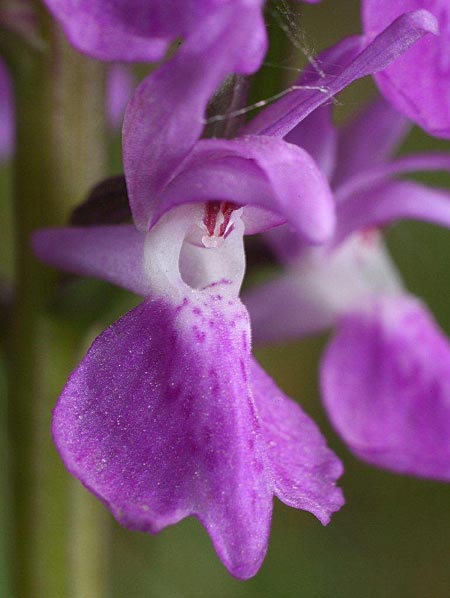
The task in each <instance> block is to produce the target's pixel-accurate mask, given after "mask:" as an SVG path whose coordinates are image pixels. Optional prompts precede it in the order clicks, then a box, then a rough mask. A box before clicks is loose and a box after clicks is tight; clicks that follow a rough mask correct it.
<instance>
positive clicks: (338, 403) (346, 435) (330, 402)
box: [245, 101, 450, 481]
mask: <svg viewBox="0 0 450 598" xmlns="http://www.w3.org/2000/svg"><path fill="white" fill-rule="evenodd" d="M330 122H331V121H330V111H329V109H328V108H322V109H320V110H318V111H316V112H315V113H314V114H313V115H311V116H310V117H309V119H307V120H306V121H304V122H303V123H302V124H301V125H299V127H297V128H296V129H295V130H294V131H293V132H292V133H291V134H290V136H288V138H287V139H288V140H289V141H291V142H294V143H299V144H301V145H302V146H303V147H305V148H306V149H308V150H309V151H310V153H311V154H312V155H313V156H314V157H315V158H316V161H317V162H318V163H319V164H321V166H322V170H323V172H324V173H326V174H327V176H328V177H329V179H330V181H331V184H332V187H333V188H334V197H335V202H336V207H337V227H336V232H335V235H334V238H333V239H332V240H330V241H329V243H328V244H327V245H326V246H323V247H320V248H307V247H306V246H305V244H304V243H303V242H302V241H301V240H298V238H296V236H295V235H292V234H291V235H289V233H288V232H287V231H284V232H283V233H280V231H272V232H271V233H269V234H271V239H270V242H271V244H272V246H273V247H274V249H275V251H276V253H278V255H279V256H280V258H281V259H282V261H284V262H285V263H286V269H285V271H284V272H283V273H282V274H281V275H280V276H278V277H276V278H274V279H273V280H271V281H269V282H267V283H266V284H263V285H261V286H259V287H257V288H256V289H254V290H253V291H252V292H250V294H249V295H248V296H247V297H246V299H245V303H246V305H247V307H248V309H249V312H250V315H251V318H252V323H253V325H254V334H255V339H256V341H260V342H267V341H271V342H273V341H281V340H283V339H284V340H286V339H289V338H297V337H302V336H306V335H310V334H313V333H317V332H320V331H323V330H326V329H327V328H329V327H334V328H335V334H334V337H333V338H332V340H331V342H330V344H329V345H328V347H327V349H326V351H325V355H324V357H323V359H322V363H321V367H320V378H321V389H322V397H323V400H324V404H325V408H326V410H327V412H328V414H329V417H330V419H331V421H332V423H333V424H334V426H335V428H336V430H337V431H338V433H339V434H340V436H341V437H342V438H343V440H344V441H345V442H346V444H347V445H348V446H349V448H350V450H351V451H352V452H353V453H354V454H355V455H357V456H358V457H360V458H361V459H363V460H365V461H367V462H369V463H371V464H374V465H377V466H380V467H383V468H386V469H389V470H392V471H396V472H400V473H407V474H412V475H417V476H423V477H428V478H434V479H437V480H445V481H449V480H450V345H449V343H448V340H447V339H446V338H445V336H444V335H443V333H442V332H441V331H440V330H439V329H438V327H437V325H436V323H435V322H434V320H433V318H432V316H431V315H430V313H429V312H428V310H427V308H426V307H425V306H424V305H423V303H422V302H421V301H420V300H419V299H417V298H414V297H412V296H411V295H410V294H409V293H408V292H407V291H406V290H405V289H404V287H403V284H402V282H401V278H400V275H399V274H398V272H397V271H396V269H395V267H394V265H393V263H392V262H391V260H390V258H389V256H388V254H387V252H386V250H385V248H384V245H383V242H382V237H381V233H380V232H379V231H378V230H376V228H374V227H379V226H380V225H385V224H388V223H390V222H392V221H397V220H399V219H402V218H413V219H419V220H426V221H429V222H434V223H437V224H441V225H443V226H447V227H448V226H450V193H449V192H448V191H444V190H440V189H433V188H429V187H425V186H423V185H421V184H419V183H415V182H411V181H404V180H397V177H398V176H399V175H404V174H406V173H409V172H415V171H420V170H438V169H445V170H449V169H450V154H429V155H427V154H425V155H410V156H407V157H402V158H399V159H397V160H394V161H389V156H390V154H391V153H392V152H393V151H394V149H395V148H396V147H397V146H398V144H399V143H400V141H401V140H402V138H403V136H404V134H405V133H406V131H407V130H408V127H409V126H408V123H407V121H406V120H405V119H404V118H403V117H402V116H400V115H399V114H398V113H396V112H395V111H394V110H393V109H392V108H391V107H390V106H389V105H388V104H387V103H386V102H385V101H378V102H376V103H375V104H374V105H372V106H370V108H369V109H368V110H367V111H366V112H365V113H363V114H362V115H361V116H360V117H359V118H358V119H357V120H356V121H354V122H353V123H351V124H350V125H348V126H347V127H345V128H344V129H343V130H342V131H339V132H337V131H336V130H335V129H334V128H333V127H332V126H331V124H330ZM318 132H320V135H319V134H318ZM280 304H282V305H283V309H282V310H280V311H274V310H273V307H272V306H273V305H280Z"/></svg>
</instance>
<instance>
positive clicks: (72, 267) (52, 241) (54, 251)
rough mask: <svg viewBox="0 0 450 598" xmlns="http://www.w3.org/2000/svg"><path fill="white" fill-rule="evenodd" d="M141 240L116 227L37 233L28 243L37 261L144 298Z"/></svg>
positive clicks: (145, 282) (140, 236) (133, 231)
mask: <svg viewBox="0 0 450 598" xmlns="http://www.w3.org/2000/svg"><path fill="white" fill-rule="evenodd" d="M145 240H146V235H145V233H142V232H140V231H138V230H136V229H135V227H134V226H131V225H126V224H120V225H113V226H89V227H64V228H47V229H41V230H38V231H36V232H35V233H34V235H33V241H32V242H33V250H34V252H35V254H36V255H37V257H38V258H39V259H40V260H42V261H43V262H45V263H46V264H49V265H50V266H54V267H55V268H61V269H62V270H67V271H68V272H73V273H74V274H81V275H83V276H93V277H96V278H103V279H104V280H108V281H109V282H112V283H114V284H117V285H119V286H121V287H124V288H125V289H128V290H130V291H132V292H133V293H136V294H137V295H142V296H143V297H145V296H146V295H148V293H149V291H150V281H149V278H148V276H147V273H146V270H145V260H144V248H145Z"/></svg>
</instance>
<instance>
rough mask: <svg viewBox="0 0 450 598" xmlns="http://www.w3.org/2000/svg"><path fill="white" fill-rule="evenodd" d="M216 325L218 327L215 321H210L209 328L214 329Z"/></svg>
mask: <svg viewBox="0 0 450 598" xmlns="http://www.w3.org/2000/svg"><path fill="white" fill-rule="evenodd" d="M215 325H216V323H215V322H214V320H210V321H209V327H210V328H214V326H215Z"/></svg>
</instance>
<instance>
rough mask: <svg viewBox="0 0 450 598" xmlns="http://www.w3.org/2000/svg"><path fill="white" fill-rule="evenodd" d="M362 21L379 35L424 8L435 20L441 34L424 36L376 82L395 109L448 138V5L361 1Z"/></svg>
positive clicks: (442, 0) (443, 0)
mask: <svg viewBox="0 0 450 598" xmlns="http://www.w3.org/2000/svg"><path fill="white" fill-rule="evenodd" d="M362 4H363V22H364V26H365V30H366V31H367V32H368V33H378V32H379V31H381V30H382V29H383V28H384V27H386V26H387V25H388V24H389V23H390V22H391V21H393V20H394V19H395V18H397V17H398V16H399V15H400V14H402V13H404V12H406V11H409V10H415V9H417V8H427V9H429V10H430V11H431V12H432V13H433V14H434V16H435V17H436V19H437V21H438V24H439V30H440V35H439V36H437V37H435V36H427V37H426V38H424V39H423V40H421V41H420V42H419V43H417V45H415V46H414V47H413V48H411V49H410V50H408V52H406V53H405V55H404V56H401V57H399V59H398V60H396V61H395V62H394V63H393V64H391V65H390V66H389V67H388V68H387V69H386V70H385V71H383V72H382V73H378V74H377V76H376V78H375V79H376V82H377V83H378V87H379V88H380V90H381V92H382V93H383V94H384V95H385V97H386V98H387V99H388V100H389V101H390V102H392V104H393V105H394V106H396V108H397V109H398V110H400V111H401V112H402V113H403V114H405V115H406V116H408V118H410V119H411V120H413V121H414V122H416V123H417V124H419V125H420V126H421V127H423V128H424V129H425V130H426V131H428V132H429V133H431V134H432V135H436V136H438V137H445V138H447V139H448V138H449V137H450V84H449V74H450V30H449V19H450V6H449V3H448V2H447V0H433V1H431V2H430V1H428V0H396V1H395V2H392V0H364V2H363V3H362Z"/></svg>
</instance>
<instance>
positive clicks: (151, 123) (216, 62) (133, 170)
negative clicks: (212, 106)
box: [123, 1, 265, 229]
mask: <svg viewBox="0 0 450 598" xmlns="http://www.w3.org/2000/svg"><path fill="white" fill-rule="evenodd" d="M233 6H234V5H231V4H227V5H224V6H223V12H224V14H223V15H222V17H221V18H220V19H217V18H214V19H213V18H211V19H209V20H206V21H205V22H202V23H201V24H200V25H199V27H198V31H197V32H196V35H195V37H194V38H189V39H188V40H187V41H186V42H185V43H184V44H183V46H182V47H181V48H180V50H179V51H178V53H177V54H176V56H175V57H174V58H173V59H172V60H170V61H169V62H168V63H166V64H165V65H163V66H162V67H161V68H159V69H158V70H157V71H156V72H154V73H152V74H151V75H150V76H149V77H147V79H146V80H145V81H143V82H142V83H141V85H140V86H139V87H138V89H137V91H136V93H135V95H134V97H133V99H132V100H131V102H130V103H129V104H128V108H127V111H126V115H125V122H124V129H123V152H124V168H125V176H126V178H127V187H128V194H129V198H130V205H131V209H132V212H133V217H134V220H135V223H136V225H137V226H138V227H140V228H143V229H145V228H147V225H148V220H149V218H150V216H151V214H152V210H153V208H154V204H155V202H156V201H157V198H158V193H159V191H160V190H161V189H162V188H163V186H164V185H165V184H166V183H167V181H168V180H169V179H170V178H171V176H172V175H173V174H174V172H175V169H176V168H177V167H178V166H179V164H180V162H181V161H182V159H183V158H184V157H185V156H186V155H187V154H188V153H189V151H190V150H191V149H192V146H193V145H194V143H195V141H196V140H197V139H198V138H199V137H200V134H201V132H202V129H203V119H204V113H205V108H206V105H207V103H208V100H209V99H210V98H211V96H212V95H213V93H214V91H215V90H216V88H217V87H218V86H219V85H220V84H221V83H222V81H223V80H224V79H225V78H226V77H227V75H229V74H231V73H233V72H239V73H247V72H251V71H252V70H254V68H256V67H257V66H258V64H259V61H260V60H261V58H262V56H263V54H264V51H265V33H264V23H263V21H262V16H261V14H260V9H259V3H255V2H254V1H251V2H250V3H245V6H242V7H241V8H240V9H239V11H238V13H239V17H238V22H236V14H235V12H236V10H237V9H236V7H234V8H233ZM258 32H259V33H258ZM255 36H256V37H255ZM199 40H201V44H200V43H199ZM249 44H250V46H251V48H250V50H251V51H250V50H249V52H248V53H243V51H242V48H243V47H247V46H248V45H249ZM200 65H201V66H200Z"/></svg>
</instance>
